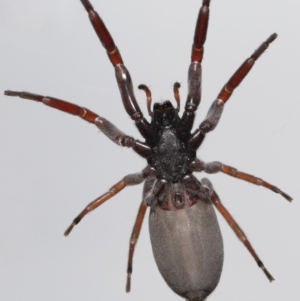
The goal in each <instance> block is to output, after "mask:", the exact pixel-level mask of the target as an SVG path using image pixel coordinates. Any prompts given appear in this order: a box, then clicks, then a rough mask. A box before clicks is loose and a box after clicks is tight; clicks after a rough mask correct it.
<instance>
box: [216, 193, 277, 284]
mask: <svg viewBox="0 0 300 301" xmlns="http://www.w3.org/2000/svg"><path fill="white" fill-rule="evenodd" d="M211 200H212V202H213V204H214V205H215V206H216V208H217V209H218V211H219V212H220V213H221V214H222V215H223V217H224V218H225V220H226V221H227V223H228V224H229V226H230V227H231V229H232V230H233V231H234V233H235V234H236V236H237V237H238V238H239V239H240V241H241V242H242V243H243V244H244V245H245V247H246V248H247V250H248V251H249V252H250V254H251V255H252V256H253V258H254V259H255V261H256V262H257V264H258V266H259V267H260V268H261V269H262V270H263V272H264V273H265V275H266V276H267V278H268V279H269V281H270V282H272V281H273V280H274V278H273V276H272V275H271V274H270V273H269V272H268V270H267V269H266V268H265V266H264V264H263V263H262V261H261V260H260V259H259V257H258V255H257V254H256V252H255V251H254V249H253V248H252V246H251V244H250V242H249V240H248V238H247V237H246V235H245V233H244V232H243V230H242V229H241V228H240V226H239V225H238V224H237V222H236V221H235V220H234V219H233V217H232V216H231V214H230V213H229V212H228V211H227V209H226V208H225V207H224V206H223V205H222V203H221V201H220V199H219V197H218V195H217V193H216V192H215V191H213V193H212V196H211Z"/></svg>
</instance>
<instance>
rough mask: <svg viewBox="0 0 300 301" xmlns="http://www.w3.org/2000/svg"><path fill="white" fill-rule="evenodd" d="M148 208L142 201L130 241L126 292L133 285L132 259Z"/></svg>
mask: <svg viewBox="0 0 300 301" xmlns="http://www.w3.org/2000/svg"><path fill="white" fill-rule="evenodd" d="M146 210H147V205H146V204H145V203H144V201H142V203H141V205H140V208H139V211H138V214H137V217H136V220H135V224H134V227H133V230H132V234H131V237H130V243H129V255H128V264H127V281H126V292H127V293H129V292H130V287H131V274H132V259H133V254H134V250H135V246H136V244H137V241H138V238H139V235H140V231H141V227H142V224H143V221H144V217H145V213H146Z"/></svg>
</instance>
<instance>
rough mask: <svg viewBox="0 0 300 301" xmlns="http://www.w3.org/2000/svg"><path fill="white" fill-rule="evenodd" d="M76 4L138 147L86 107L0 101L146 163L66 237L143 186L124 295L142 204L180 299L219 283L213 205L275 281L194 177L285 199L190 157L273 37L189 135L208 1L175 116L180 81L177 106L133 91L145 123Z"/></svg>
mask: <svg viewBox="0 0 300 301" xmlns="http://www.w3.org/2000/svg"><path fill="white" fill-rule="evenodd" d="M81 2H82V4H83V6H84V8H85V9H86V11H87V12H88V15H89V18H90V21H91V23H92V25H93V27H94V30H95V32H96V34H97V36H98V37H99V39H100V41H101V43H102V45H103V47H104V48H105V49H106V51H107V54H108V57H109V59H110V61H111V63H112V65H113V66H114V68H115V75H116V79H117V83H118V86H119V89H120V94H121V98H122V101H123V105H124V107H125V110H126V112H127V113H128V115H129V116H130V117H131V119H132V120H133V121H134V122H135V125H136V127H137V128H138V130H139V132H140V134H141V135H142V136H143V138H144V139H145V141H144V142H142V141H139V140H136V139H134V138H132V137H131V136H128V135H126V134H124V133H123V132H122V131H121V130H119V129H118V128H117V127H116V126H115V125H113V124H112V123H111V122H110V121H108V120H106V119H105V118H103V117H100V116H98V115H97V114H95V113H94V112H92V111H90V110H89V109H86V108H83V107H80V106H77V105H75V104H72V103H69V102H66V101H63V100H60V99H57V98H53V97H49V96H41V95H37V94H32V93H28V92H16V91H5V95H8V96H18V97H21V98H25V99H30V100H35V101H38V102H42V103H43V104H45V105H47V106H50V107H53V108H56V109H58V110H61V111H64V112H66V113H69V114H73V115H76V116H79V117H81V118H82V119H84V120H85V121H88V122H90V123H93V124H95V125H96V126H97V127H98V128H99V129H100V130H101V132H102V133H104V135H106V136H107V137H108V138H109V139H110V140H112V141H113V142H114V143H116V144H117V145H119V146H123V147H129V148H132V149H133V150H134V151H135V152H136V153H137V154H138V155H140V156H141V157H143V158H145V159H146V160H147V166H146V168H144V169H143V170H142V171H141V172H139V173H136V174H130V175H127V176H125V177H124V178H123V179H122V180H121V181H119V182H118V183H116V184H115V185H114V186H113V187H112V188H110V189H109V190H108V191H107V192H106V193H104V194H103V195H101V196H100V197H98V198H97V199H95V200H94V201H93V202H91V203H90V204H89V205H88V206H87V207H86V208H85V209H84V210H83V211H82V212H81V213H80V214H79V215H78V216H77V217H76V218H75V219H74V220H73V222H72V224H71V225H70V226H69V227H68V228H67V230H66V231H65V235H66V236H67V235H69V233H70V232H71V231H72V229H73V227H74V226H75V225H77V224H78V223H79V222H80V221H81V219H82V218H83V217H84V216H85V215H86V214H87V213H89V212H91V211H93V210H94V209H96V208H97V207H98V206H100V205H101V204H103V203H104V202H105V201H107V200H108V199H110V198H112V197H113V196H114V195H115V194H117V193H118V192H120V191H121V190H122V189H124V188H125V187H126V186H129V185H137V184H140V183H142V182H145V184H144V192H143V198H142V202H141V205H140V207H139V210H138V214H137V218H136V221H135V224H134V228H133V231H132V235H131V239H130V246H129V259H128V268H127V284H126V291H127V292H129V291H130V282H131V281H130V279H131V273H132V260H133V253H134V249H135V246H136V243H137V240H138V236H139V233H140V229H141V226H142V223H143V220H144V216H145V213H146V209H147V207H148V206H149V207H150V208H151V212H150V218H149V220H150V236H151V241H152V248H153V253H154V257H155V260H156V262H157V265H158V268H159V270H160V272H161V274H162V276H163V277H164V278H165V280H166V282H167V283H168V285H169V286H170V287H171V288H172V289H173V290H174V291H175V292H176V293H177V294H179V295H180V296H182V297H184V298H187V300H190V301H200V300H204V299H205V298H206V297H207V296H208V295H209V294H210V293H211V292H212V291H213V290H214V288H215V287H216V285H217V284H218V282H219V278H220V275H221V271H222V264H223V243H222V237H221V233H220V230H219V226H218V223H217V220H216V217H215V212H214V209H213V205H214V206H215V207H216V208H217V210H218V211H219V212H220V213H221V215H222V216H223V217H224V218H225V220H226V221H227V222H228V224H229V225H230V227H231V228H232V230H233V231H234V232H235V233H236V235H237V236H238V238H239V239H240V240H241V241H242V242H243V244H244V245H245V247H246V248H247V249H248V251H249V252H250V254H251V255H252V256H253V258H254V259H255V261H256V262H257V264H258V266H259V267H260V268H261V269H262V270H263V272H264V273H265V275H266V277H267V278H268V279H269V280H270V281H272V280H274V278H273V277H272V275H271V274H270V273H269V272H268V271H267V269H266V268H265V266H264V265H263V263H262V261H261V260H260V258H259V257H258V255H257V254H256V252H255V251H254V249H253V248H252V246H251V244H250V242H249V240H248V239H247V237H246V235H245V234H244V232H243V231H242V230H241V228H240V227H239V226H238V224H237V223H236V221H235V220H234V219H233V218H232V216H231V215H230V213H229V212H228V211H227V210H226V208H225V207H224V206H223V204H222V203H221V201H220V199H219V197H218V195H217V193H216V191H215V190H214V188H213V186H212V184H211V182H210V181H209V180H208V179H206V178H204V179H202V180H201V181H200V182H199V181H198V180H197V179H196V178H195V177H194V175H193V173H194V172H206V173H209V174H211V173H217V172H223V173H225V174H227V175H230V176H232V177H235V178H237V179H241V180H244V181H247V182H250V183H253V184H256V185H260V186H263V187H265V188H268V189H270V190H272V191H273V192H276V193H279V194H281V195H282V196H283V197H284V198H285V199H287V200H288V201H292V198H291V197H290V196H289V195H287V194H286V193H284V192H283V191H281V190H280V189H279V188H277V187H275V186H273V185H272V184H269V183H268V182H266V181H264V180H262V179H260V178H257V177H255V176H252V175H249V174H246V173H244V172H240V171H238V170H236V169H235V168H233V167H231V166H228V165H225V164H223V163H220V162H211V163H205V162H203V161H201V160H200V159H198V158H197V157H196V152H197V150H198V148H199V147H200V145H201V144H202V142H203V140H204V138H205V136H206V134H207V133H209V132H211V131H213V130H214V129H215V128H216V126H217V124H218V122H219V120H220V117H221V115H222V111H223V108H224V105H225V103H226V101H227V100H228V99H229V98H230V96H231V94H232V93H233V91H234V89H235V88H236V87H237V86H238V85H239V84H240V83H241V82H242V80H243V79H244V78H245V76H246V75H247V74H248V72H249V71H250V70H251V68H252V67H253V65H254V63H255V61H256V60H257V59H258V58H259V57H260V56H261V54H262V53H263V52H264V51H265V50H266V49H267V48H268V46H269V44H270V43H271V42H273V41H274V40H275V39H276V37H277V35H276V34H272V35H271V36H270V37H269V38H268V39H267V40H266V41H265V42H264V43H262V44H261V45H260V46H259V48H258V49H257V50H256V51H255V52H254V53H253V54H252V55H251V56H250V57H249V58H248V59H246V60H245V62H244V63H243V64H242V65H241V66H240V67H239V68H238V69H237V71H236V72H235V73H234V74H233V76H232V77H231V78H230V79H229V81H228V82H227V83H226V84H225V85H224V87H223V88H222V89H221V91H220V93H219V94H218V96H217V98H216V100H215V101H214V102H213V103H212V105H211V107H210V109H209V111H208V114H207V116H206V118H205V119H204V121H203V122H202V123H201V124H200V125H199V126H198V127H197V129H196V130H195V131H192V128H193V123H194V118H195V112H196V110H197V107H198V106H199V103H200V100H201V61H202V57H203V50H204V43H205V39H206V33H207V27H208V19H209V4H210V1H209V0H203V3H202V7H201V9H200V11H199V15H198V20H197V23H196V29H195V34H194V41H193V45H192V53H191V63H190V66H189V70H188V96H187V100H186V103H185V106H184V111H183V114H182V116H181V117H180V116H179V111H180V97H179V88H180V85H179V83H175V84H174V87H173V91H174V97H175V100H176V103H177V106H176V108H174V107H173V105H172V104H171V102H170V101H164V102H163V103H155V104H154V105H153V108H151V102H152V98H151V92H150V90H149V88H148V87H147V86H146V85H140V86H139V89H141V90H143V91H145V93H146V97H147V109H148V114H149V115H150V117H151V122H150V123H149V122H148V121H147V119H146V118H145V117H144V116H143V114H142V112H141V110H140V107H139V105H138V103H137V101H136V98H135V96H134V92H133V86H132V81H131V77H130V74H129V72H128V70H127V68H126V67H125V65H124V63H123V59H122V57H121V54H120V52H119V50H118V48H117V47H116V45H115V43H114V41H113V39H112V37H111V35H110V33H109V31H108V30H107V28H106V26H105V24H104V23H103V21H102V19H101V18H100V17H99V15H98V14H97V12H96V11H95V10H94V8H93V6H92V5H91V3H90V2H89V1H88V0H81ZM200 266H201V268H199V267H200Z"/></svg>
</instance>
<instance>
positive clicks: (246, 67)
mask: <svg viewBox="0 0 300 301" xmlns="http://www.w3.org/2000/svg"><path fill="white" fill-rule="evenodd" d="M276 38H277V34H276V33H273V34H272V35H271V36H270V37H269V38H268V39H267V40H266V41H265V42H264V43H262V44H261V45H260V46H259V48H258V49H256V50H255V51H254V53H253V54H252V55H251V56H250V57H249V58H248V59H247V60H246V61H245V62H244V63H243V64H242V65H241V66H240V68H239V69H238V70H237V71H236V72H235V73H234V74H233V76H232V77H231V78H230V79H229V81H228V82H227V83H226V85H225V86H224V87H223V88H222V90H221V91H220V93H219V95H218V97H217V98H218V99H221V100H222V101H223V102H224V103H225V102H226V101H227V100H228V99H229V97H230V96H231V94H232V92H233V91H234V89H235V88H236V87H237V86H238V85H239V84H240V83H241V82H242V80H243V79H244V78H245V76H246V75H247V74H248V72H249V71H250V70H251V69H252V67H253V65H254V63H255V61H256V60H257V59H258V58H259V57H260V56H261V55H262V54H263V53H264V51H265V50H266V49H267V48H268V47H269V44H270V43H272V42H273V41H274V40H275V39H276Z"/></svg>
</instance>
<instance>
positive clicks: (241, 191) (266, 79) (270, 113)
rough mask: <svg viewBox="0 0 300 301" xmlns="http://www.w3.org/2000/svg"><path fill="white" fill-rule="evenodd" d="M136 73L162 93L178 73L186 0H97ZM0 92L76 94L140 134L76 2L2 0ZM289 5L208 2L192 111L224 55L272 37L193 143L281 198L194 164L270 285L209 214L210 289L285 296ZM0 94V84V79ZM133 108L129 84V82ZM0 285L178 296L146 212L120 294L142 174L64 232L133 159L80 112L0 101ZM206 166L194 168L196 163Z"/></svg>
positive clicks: (58, 294)
mask: <svg viewBox="0 0 300 301" xmlns="http://www.w3.org/2000/svg"><path fill="white" fill-rule="evenodd" d="M92 3H93V5H94V6H95V8H96V9H97V11H98V12H99V14H100V15H101V17H102V18H103V19H104V21H105V23H106V25H107V27H108V28H109V30H110V31H111V33H112V35H113V37H114V39H115V41H116V44H117V45H118V47H119V49H120V51H121V54H122V56H123V59H124V62H125V64H126V66H127V67H128V69H129V70H130V72H131V75H132V78H133V82H134V85H135V87H137V85H138V84H140V83H145V84H147V85H149V86H150V88H151V90H152V94H153V99H154V100H155V101H161V100H165V99H170V100H172V101H173V102H174V100H173V92H172V85H173V83H174V82H175V81H179V82H180V83H181V84H182V88H181V90H180V94H181V98H182V103H184V101H185V97H186V87H187V85H186V79H187V69H188V64H189V59H190V49H191V44H192V37H193V32H194V26H195V22H196V18H197V13H198V10H199V8H200V5H201V1H169V0H167V1H134V0H129V1H121V0H112V1H100V0H93V1H92ZM0 7H1V9H0V43H1V56H0V91H4V90H5V89H11V90H25V91H30V92H35V93H40V94H44V95H51V96H54V97H58V98H62V99H65V100H68V101H72V102H74V103H77V104H80V105H83V106H85V107H87V108H89V109H91V110H93V111H95V112H97V113H98V114H99V115H101V116H103V117H105V118H107V119H109V120H110V121H111V122H113V123H114V124H115V125H117V126H118V127H120V128H121V129H122V130H123V131H124V132H125V133H128V134H131V135H133V136H134V137H136V138H140V136H139V134H138V132H137V130H136V129H135V127H134V125H133V124H132V121H131V120H130V118H129V117H128V116H127V114H126V112H125V110H124V108H123V107H122V103H121V99H120V96H119V93H118V88H117V84H116V81H115V79H114V72H113V68H112V66H111V64H110V62H109V60H108V58H107V56H106V54H105V51H104V50H103V49H102V47H101V45H100V43H99V41H98V40H97V37H96V35H95V33H94V32H93V29H92V27H91V25H90V23H89V20H88V17H87V14H86V13H85V11H84V9H83V7H82V5H81V3H80V1H79V0H78V1H77V0H76V1H74V0H60V1H59V0H52V1H40V0H26V1H25V0H15V1H8V0H1V2H0ZM299 9H300V4H299V3H298V2H297V1H292V0H286V1H284V2H283V1H279V0H272V1H271V0H252V1H248V0H247V1H246V0H245V1H238V0H227V1H221V0H212V3H211V18H210V25H209V30H208V39H207V43H206V45H205V57H204V60H203V97H202V102H201V104H200V107H199V110H198V116H197V119H196V124H199V123H200V122H201V120H203V118H204V116H205V115H206V112H207V110H208V108H209V106H210V104H211V103H212V101H213V100H214V99H215V97H216V96H217V94H218V93H219V90H220V89H221V87H222V86H223V85H224V83H225V82H226V81H227V80H228V78H229V77H230V76H231V75H232V74H233V72H234V71H235V70H236V68H237V67H238V66H239V65H240V64H241V63H242V62H243V61H244V60H245V59H246V58H247V57H248V56H249V55H250V54H251V53H252V52H253V51H254V50H255V49H256V48H257V47H258V46H259V45H260V43H261V42H263V41H264V40H265V39H266V38H267V37H268V36H269V35H270V34H272V33H273V32H277V33H278V35H279V37H278V39H277V40H276V41H275V42H274V43H273V44H272V45H271V46H270V48H269V49H268V50H267V51H266V53H265V54H263V56H262V57H261V58H260V59H259V61H258V62H257V64H256V65H255V66H254V68H253V70H252V71H251V73H250V74H249V75H248V76H247V78H246V79H245V80H244V82H243V83H242V84H241V86H240V87H239V88H238V89H237V90H236V91H235V92H234V94H233V96H232V97H231V98H230V100H229V101H228V103H227V104H226V106H225V109H224V112H223V116H222V118H221V121H220V123H219V125H218V127H217V128H216V129H215V131H214V132H212V133H210V134H209V135H207V139H206V141H205V143H204V144H203V146H202V147H201V149H200V151H199V152H198V156H199V157H200V158H201V159H202V160H204V161H207V162H208V161H213V160H219V161H221V162H224V163H225V164H228V165H232V166H234V167H237V168H239V169H240V170H242V171H245V172H248V173H251V174H255V175H257V176H259V177H262V178H263V179H265V180H267V181H269V182H270V183H272V184H275V185H277V186H278V187H280V188H281V189H282V190H284V191H285V192H287V193H289V194H290V195H291V196H293V197H294V199H295V201H294V202H293V203H292V204H289V203H288V202H287V201H286V200H285V199H283V198H282V197H280V196H278V195H276V194H275V193H273V192H270V191H268V190H267V189H263V188H261V187H256V186H254V185H251V184H248V183H244V182H242V181H239V180H235V179H232V178H230V177H228V176H226V175H213V176H209V178H210V180H211V181H212V183H213V185H214V187H215V189H216V190H217V192H218V194H219V195H220V197H221V199H222V201H223V203H224V204H225V205H226V207H227V208H228V210H229V211H230V212H231V213H232V214H233V216H234V217H235V218H236V220H237V221H238V222H239V224H240V225H241V227H242V228H243V229H244V231H245V232H246V234H247V235H248V237H249V239H250V241H251V242H252V244H253V246H254V248H255V249H256V251H257V252H258V254H259V255H260V257H261V259H262V260H263V262H264V263H265V265H266V267H267V268H268V269H269V270H270V272H271V273H272V274H273V276H274V277H275V279H276V281H275V282H274V283H272V284H269V283H268V280H267V279H266V277H265V276H264V274H263V273H262V272H261V271H260V269H259V268H258V267H257V265H256V263H255V262H254V260H253V259H252V258H251V256H250V255H249V253H248V252H247V250H246V249H245V248H244V247H243V246H242V244H241V243H240V242H239V241H238V239H237V238H236V237H235V235H234V234H233V233H232V231H231V230H230V229H229V227H228V226H227V224H226V223H225V222H224V221H223V219H222V218H221V217H220V216H219V215H218V218H219V221H220V225H221V230H222V233H223V238H224V244H225V264H224V271H223V274H222V276H221V280H220V284H219V286H218V287H217V289H216V291H215V292H214V293H213V294H212V295H211V296H210V297H209V299H208V300H211V301H214V300H215V301H219V300H221V301H227V300H230V301H235V300H239V301H240V300H242V301H250V300H251V301H253V300H255V301H258V300H264V301H265V300H272V301H279V300H280V301H282V300H284V301H287V300H289V301H294V300H299V297H300V293H299V280H300V259H299V257H300V256H299V254H300V242H299V240H300V235H299V233H300V218H299V214H300V213H299V212H300V210H299V209H300V205H299V172H298V169H299V167H300V166H299V165H300V164H299V152H300V149H299V142H298V139H299V138H298V137H299V134H298V132H299V126H300V122H299V120H300V117H299V112H300V100H299V78H300V74H299V70H300V68H299V60H300V59H299V48H300V45H299V28H300V21H299V16H298V15H299ZM1 93H2V92H1ZM136 96H137V98H138V101H139V104H140V107H141V108H142V110H143V111H144V113H145V115H146V116H147V110H146V101H145V95H144V93H142V92H140V91H138V90H137V89H136ZM0 122H1V126H0V141H1V149H0V152H1V154H0V160H1V162H0V166H1V168H0V183H1V184H0V185H1V186H0V187H1V189H0V194H1V195H0V299H1V300H9V301H17V300H18V301H19V300H30V301H35V300H43V301H48V300H73V301H76V300H89V301H93V300H130V301H135V300H143V301H150V300H151V301H153V300H181V298H180V297H178V296H176V295H175V294H174V293H173V292H172V291H171V290H170V289H169V288H168V286H167V285H166V284H165V283H164V281H163V279H162V277H161V276H160V275H159V273H158V270H157V268H156V266H155V262H154V259H153V256H152V254H151V247H150V240H149V234H148V229H147V228H148V226H147V222H145V224H144V226H143V229H142V233H141V237H140V240H139V244H138V247H137V249H136V254H135V258H134V267H133V275H132V292H131V293H130V294H126V293H125V279H126V264H127V254H128V242H129V236H130V233H131V229H132V225H133V223H134V218H135V215H136V212H137V209H138V206H139V203H140V201H141V192H142V185H140V186H139V187H130V188H127V189H126V190H124V191H123V192H121V193H120V194H119V195H118V196H116V197H115V198H114V199H112V200H111V201H109V202H108V203H106V204H104V205H103V206H102V207H101V208H99V209H98V210H97V211H95V212H93V213H92V214H90V215H88V216H87V217H86V218H85V219H84V220H83V221H82V222H81V223H80V224H79V225H78V226H77V227H75V228H74V230H73V232H72V233H71V234H70V236H69V237H68V238H65V237H64V236H63V232H64V230H65V229H66V227H67V226H68V225H69V223H70V222H71V221H72V219H73V218H74V217H75V216H76V215H77V214H78V213H79V212H80V211H81V210H82V209H83V207H84V206H85V205H86V204H87V203H89V202H90V201H91V200H93V199H94V198H95V197H97V196H99V195H101V194H102V193H104V192H105V191H106V190H107V189H108V188H109V187H111V186H112V185H113V184H114V183H116V182H117V181H119V180H120V179H121V178H122V177H123V176H124V175H126V174H128V173H132V172H137V171H140V170H141V169H142V168H143V167H144V166H145V162H144V161H143V160H142V159H141V158H139V157H138V156H137V155H135V154H134V153H133V151H131V150H128V149H121V148H118V147H117V146H116V145H115V144H113V143H111V141H109V140H108V139H107V138H106V137H104V135H102V134H101V133H99V131H98V130H97V128H96V127H95V126H93V125H90V124H88V123H85V122H84V121H82V120H80V119H79V118H76V117H73V116H68V115H66V114H64V113H61V112H58V111H56V110H53V109H51V108H47V107H46V106H43V105H41V104H37V103H34V102H32V101H29V100H23V99H17V98H9V97H6V96H4V95H3V94H2V96H1V100H0ZM204 176H205V175H201V174H199V175H198V177H199V178H201V177H204Z"/></svg>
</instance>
